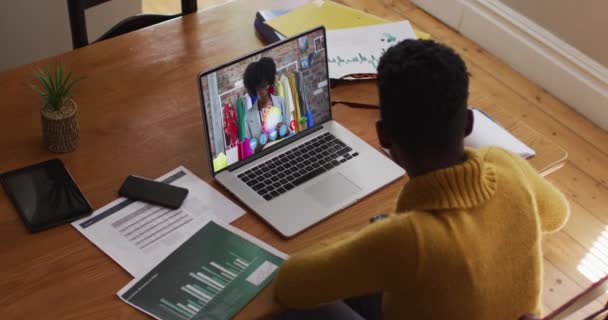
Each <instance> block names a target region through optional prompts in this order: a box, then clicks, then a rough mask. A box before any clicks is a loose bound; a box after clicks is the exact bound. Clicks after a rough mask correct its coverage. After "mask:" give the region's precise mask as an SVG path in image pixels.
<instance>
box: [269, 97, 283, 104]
mask: <svg viewBox="0 0 608 320" xmlns="http://www.w3.org/2000/svg"><path fill="white" fill-rule="evenodd" d="M270 97H271V98H272V104H274V105H277V104H280V105H282V104H283V103H285V99H283V97H281V96H275V95H270Z"/></svg>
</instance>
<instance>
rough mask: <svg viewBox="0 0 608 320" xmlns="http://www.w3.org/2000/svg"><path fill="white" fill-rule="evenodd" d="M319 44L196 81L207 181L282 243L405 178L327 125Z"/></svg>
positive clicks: (287, 45)
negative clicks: (263, 223) (257, 218)
mask: <svg viewBox="0 0 608 320" xmlns="http://www.w3.org/2000/svg"><path fill="white" fill-rule="evenodd" d="M325 39H326V37H325V29H324V28H323V27H318V28H316V29H313V30H310V31H307V32H304V33H302V34H299V35H296V36H294V37H291V38H288V39H285V40H283V41H280V42H277V43H274V44H272V45H270V46H268V47H265V48H263V49H261V50H258V51H256V52H253V53H251V54H248V55H246V56H244V57H242V58H238V59H236V60H234V61H231V62H228V63H226V64H223V65H221V66H218V67H215V68H213V69H211V70H208V71H204V72H202V73H201V74H199V76H198V78H197V82H198V87H199V92H200V97H201V105H202V115H203V122H204V124H205V130H206V133H207V142H208V144H207V146H208V149H209V150H208V151H209V152H208V154H209V157H210V159H209V160H210V163H211V164H212V166H211V167H212V169H211V171H212V175H213V176H214V178H215V179H216V180H217V181H218V182H219V183H220V184H222V185H223V186H224V187H225V188H226V189H228V190H229V191H230V192H231V193H233V194H234V195H235V196H236V197H237V198H239V199H240V200H241V201H242V202H243V203H244V204H245V205H247V206H248V207H249V208H251V209H252V210H253V211H254V212H255V213H256V214H258V215H259V216H260V217H261V218H262V219H264V220H265V221H266V222H267V223H268V224H270V225H271V226H272V227H273V228H274V229H276V230H277V231H278V232H279V233H280V234H281V235H282V236H284V237H292V236H294V235H296V234H298V233H299V232H301V231H303V230H305V229H307V228H309V227H311V226H312V225H314V224H316V223H318V222H320V221H322V220H323V219H326V218H327V217H329V216H331V215H332V214H334V213H336V212H338V211H339V210H341V209H343V208H346V207H348V206H349V205H351V204H353V203H355V202H356V201H357V200H359V199H361V198H363V197H365V196H367V195H369V194H370V193H372V192H374V191H375V190H377V189H379V188H381V187H382V186H384V185H386V184H388V183H390V182H392V181H394V180H396V179H398V178H400V177H402V176H403V175H404V173H405V172H404V170H403V169H402V168H401V167H399V166H397V165H396V164H395V163H394V162H393V161H391V160H390V159H389V158H387V157H386V156H384V155H383V154H381V153H380V152H378V151H377V150H375V149H374V148H372V147H371V146H370V145H368V144H367V143H366V142H364V141H363V140H361V139H360V138H359V137H357V136H356V135H354V134H353V133H351V132H350V131H348V130H347V129H346V128H344V127H343V126H342V125H340V124H339V123H338V122H336V121H334V120H332V110H331V98H330V88H329V76H328V61H327V53H326V48H327V46H326V45H325ZM273 76H274V77H273ZM273 78H274V79H273ZM369 130H374V128H369Z"/></svg>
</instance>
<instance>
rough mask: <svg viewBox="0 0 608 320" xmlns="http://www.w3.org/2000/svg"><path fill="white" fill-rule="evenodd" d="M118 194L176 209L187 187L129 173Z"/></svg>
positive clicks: (186, 192)
mask: <svg viewBox="0 0 608 320" xmlns="http://www.w3.org/2000/svg"><path fill="white" fill-rule="evenodd" d="M118 194H119V195H120V196H121V197H127V198H129V199H133V200H139V201H145V202H149V203H152V204H157V205H160V206H163V207H167V208H170V209H177V208H179V207H181V205H182V203H184V200H185V199H186V196H188V189H186V188H181V187H176V186H172V185H170V184H168V183H163V182H158V181H154V180H149V179H146V178H142V177H138V176H133V175H130V176H128V177H127V179H125V182H123V184H122V186H121V187H120V190H118Z"/></svg>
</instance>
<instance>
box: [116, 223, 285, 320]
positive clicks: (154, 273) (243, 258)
mask: <svg viewBox="0 0 608 320" xmlns="http://www.w3.org/2000/svg"><path fill="white" fill-rule="evenodd" d="M282 262H283V258H281V253H280V252H278V251H276V252H275V253H271V252H270V251H268V250H266V249H264V248H262V247H260V246H258V245H256V244H254V243H253V242H251V241H249V240H246V239H245V238H243V237H241V236H240V235H237V234H235V233H233V232H232V231H230V230H227V229H226V228H224V227H223V226H220V225H218V224H216V223H215V222H213V221H211V222H209V223H207V224H206V225H205V226H204V227H203V228H202V229H200V230H199V231H198V232H197V233H196V234H195V235H193V236H192V237H191V238H190V239H188V240H187V241H186V242H185V243H184V244H182V245H181V246H180V247H179V248H178V249H177V250H175V251H174V252H173V253H171V254H170V255H169V256H168V257H167V258H166V259H165V260H163V261H162V262H161V263H160V264H158V265H157V266H156V267H155V268H154V269H152V270H151V271H150V272H148V273H147V274H146V275H145V276H143V277H140V278H137V279H134V280H133V281H131V282H130V283H129V284H128V285H127V286H126V287H124V288H123V289H122V290H121V291H120V292H118V295H119V297H120V298H121V299H123V300H124V301H126V302H127V303H129V304H131V305H133V306H134V307H136V308H137V309H139V310H141V311H143V312H145V313H148V314H149V315H151V316H153V317H155V318H157V319H162V320H173V319H175V320H190V319H205V320H207V319H209V320H216V319H218V320H219V319H229V318H231V317H232V316H233V315H234V314H236V313H237V312H238V311H239V310H240V309H241V308H243V306H245V304H247V303H248V302H249V301H250V300H251V299H252V298H253V297H254V296H255V295H256V294H258V292H259V291H260V290H262V288H264V287H265V286H266V285H267V284H268V283H270V281H271V280H272V276H273V275H274V272H275V271H276V270H277V268H278V266H279V265H280V264H281V263H282Z"/></svg>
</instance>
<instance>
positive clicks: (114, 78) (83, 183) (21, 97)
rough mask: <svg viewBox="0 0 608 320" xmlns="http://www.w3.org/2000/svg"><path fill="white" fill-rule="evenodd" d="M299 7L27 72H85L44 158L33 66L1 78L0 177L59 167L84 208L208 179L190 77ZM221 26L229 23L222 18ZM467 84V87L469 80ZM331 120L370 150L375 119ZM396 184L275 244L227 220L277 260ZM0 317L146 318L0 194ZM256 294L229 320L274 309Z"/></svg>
mask: <svg viewBox="0 0 608 320" xmlns="http://www.w3.org/2000/svg"><path fill="white" fill-rule="evenodd" d="M304 2H305V1H303V0H292V1H278V0H264V1H245V0H240V1H237V2H232V3H229V4H227V5H224V6H221V7H216V8H213V9H211V10H208V11H202V12H199V13H197V14H193V15H190V16H188V17H185V18H183V19H176V20H174V21H171V22H167V23H164V24H160V25H157V26H155V27H152V28H148V29H145V30H141V31H139V32H135V33H131V34H128V35H125V36H123V37H119V38H116V39H112V40H109V41H105V42H101V43H98V44H95V45H92V46H88V47H85V48H82V49H79V50H76V51H72V52H68V53H66V54H64V55H61V56H58V57H54V58H50V59H46V60H43V61H41V62H39V63H36V65H38V66H44V65H47V64H49V63H51V62H56V61H60V62H62V63H64V64H65V65H66V66H67V67H68V68H69V69H70V70H74V71H75V73H76V74H83V75H86V77H87V79H86V80H85V81H82V82H81V83H80V84H79V85H78V86H77V88H76V92H75V96H76V100H77V102H78V104H79V106H80V111H79V122H80V128H81V129H80V130H81V131H80V135H81V137H80V145H79V146H78V148H77V149H76V151H74V152H72V153H68V154H62V155H55V154H52V153H50V152H48V151H46V150H45V149H44V148H43V147H42V143H41V128H40V116H39V111H38V108H39V104H40V103H39V101H38V98H37V97H36V95H35V94H34V92H33V91H32V90H31V89H30V88H29V86H28V83H30V82H32V76H31V70H32V66H31V65H29V66H22V67H19V68H17V69H14V70H10V71H7V72H4V73H0V97H2V103H1V104H0V113H1V115H2V116H1V117H0V150H2V151H1V152H2V156H1V157H0V172H4V171H7V170H10V169H14V168H18V167H22V166H25V165H28V164H32V163H36V162H40V161H43V160H46V159H49V158H52V157H59V158H61V159H62V160H63V161H64V162H65V164H66V166H67V167H68V168H69V170H70V171H71V172H72V174H73V176H74V178H75V179H76V181H78V184H79V186H80V187H81V189H82V191H83V192H84V193H85V195H86V196H87V198H88V199H89V201H90V202H91V204H92V205H93V207H94V208H99V207H101V206H102V205H104V204H106V203H108V202H110V201H111V200H113V199H114V198H115V197H116V192H117V190H118V187H119V185H120V183H121V182H122V180H123V179H124V177H126V176H127V175H129V174H139V175H143V176H148V177H156V176H159V175H161V174H163V173H165V172H167V171H169V170H171V169H173V168H175V167H177V166H179V165H184V166H186V167H187V168H189V169H190V170H192V171H193V172H194V173H195V174H197V175H199V176H200V177H202V178H203V179H205V180H207V181H209V182H211V183H212V184H213V185H214V186H215V187H218V188H219V186H218V185H217V184H216V183H214V182H213V181H211V178H210V174H209V164H208V163H207V157H206V156H205V154H204V150H206V146H205V138H204V132H203V127H202V120H201V113H200V106H199V97H198V92H197V87H196V81H195V79H196V75H197V74H198V73H199V72H200V71H202V70H204V69H207V68H209V67H212V66H214V65H216V64H219V63H222V62H225V61H226V60H228V59H232V58H235V57H238V56H241V55H243V54H245V53H247V52H249V51H252V50H254V49H257V48H259V47H261V42H260V41H259V40H258V38H257V37H256V36H255V33H254V30H253V27H252V23H253V17H254V14H255V11H256V10H258V9H266V8H281V7H286V6H288V7H292V6H297V5H298V4H301V3H304ZM345 2H347V3H348V4H350V5H352V6H355V7H359V8H365V9H367V10H368V11H369V12H372V13H375V14H378V15H381V16H384V17H386V18H389V19H391V20H398V19H400V18H401V19H402V18H405V17H407V13H408V10H411V9H413V8H410V7H408V6H406V5H403V6H402V5H400V4H397V3H390V1H389V4H386V3H387V2H386V1H382V2H380V1H379V2H376V1H365V0H346V1H345ZM226 17H230V18H229V19H226ZM471 81H472V86H474V83H475V81H476V80H475V79H472V80H471ZM375 94H376V93H375V85H374V83H373V82H360V83H356V84H350V85H340V86H338V87H336V88H335V90H334V91H332V95H333V98H334V99H337V100H338V99H339V100H351V101H359V102H375V101H376V97H375ZM470 100H471V104H472V105H475V106H478V107H481V108H482V109H484V110H486V111H488V112H489V113H490V114H491V115H492V116H494V117H495V118H496V119H498V120H499V121H500V122H501V123H502V124H503V125H504V126H505V127H506V128H507V129H509V130H510V131H511V132H513V133H514V134H515V135H516V136H518V137H519V138H520V139H521V140H523V141H524V142H526V143H527V144H529V145H530V146H531V147H532V148H534V149H535V150H536V151H537V155H536V156H535V157H534V158H533V159H531V160H530V162H531V163H532V165H533V166H534V167H535V168H537V169H538V170H539V171H540V172H543V173H547V172H550V171H551V170H555V169H556V168H559V167H560V166H561V165H562V164H563V163H564V161H565V159H566V153H565V151H564V150H563V149H561V148H560V147H558V146H557V145H555V144H554V143H552V142H551V141H550V140H548V139H546V138H545V137H543V136H541V135H539V134H537V133H536V132H535V131H533V130H532V129H531V128H529V127H528V126H527V125H525V124H524V123H523V122H521V121H518V120H515V119H513V118H512V117H510V116H509V114H508V113H507V112H505V111H503V110H501V109H499V108H497V107H495V101H493V97H490V96H487V95H485V94H484V93H482V92H475V91H472V93H471V99H470ZM334 115H335V118H336V119H337V120H338V121H339V122H341V123H342V124H344V125H345V126H346V127H347V128H349V129H350V130H351V131H353V132H354V133H355V134H357V135H359V136H361V137H362V138H363V139H364V140H366V141H367V142H369V143H370V144H371V145H373V146H378V141H377V138H376V136H375V131H374V129H373V128H374V126H373V124H374V122H375V120H376V119H377V117H378V111H377V110H367V109H351V108H347V107H345V106H343V105H337V106H335V107H334ZM404 183H405V179H404V180H402V181H398V182H395V183H393V184H391V185H389V186H387V187H385V188H383V189H382V190H380V191H379V192H377V193H375V194H374V195H372V196H370V197H367V198H365V199H363V200H362V201H360V202H358V203H357V204H355V205H353V206H351V207H350V208H348V209H346V210H343V211H342V212H340V213H339V214H337V215H335V216H333V217H331V218H330V219H328V220H326V221H324V222H323V223H321V224H319V225H318V226H316V227H314V228H312V229H310V230H308V231H305V232H303V233H302V234H300V235H299V236H297V237H296V238H294V239H291V240H289V241H286V240H284V239H282V238H281V237H280V236H279V235H278V234H276V233H275V232H273V231H272V230H271V229H270V228H269V227H268V226H267V225H265V224H264V223H263V222H262V221H261V220H260V219H258V218H257V217H256V216H255V215H254V214H252V213H247V214H246V215H245V216H243V217H242V218H240V219H239V220H237V221H236V222H235V223H233V224H234V225H235V226H237V227H239V228H241V229H243V230H245V231H247V232H249V233H251V234H252V235H254V236H256V237H258V238H260V239H261V240H263V241H266V242H268V243H269V244H271V245H273V246H275V247H277V248H278V249H280V250H283V251H285V252H287V253H292V252H296V251H298V250H300V249H302V248H304V247H306V246H309V245H311V244H313V243H315V242H317V241H318V240H319V239H322V238H326V237H329V236H332V235H335V234H337V233H340V232H342V231H346V230H349V229H354V228H358V227H360V226H362V225H364V224H365V223H366V221H367V220H368V218H369V217H370V216H372V215H374V214H376V213H378V212H387V211H390V210H391V208H392V207H393V205H394V199H395V197H396V195H397V193H398V192H399V190H400V188H401V187H402V185H403V184H404ZM0 261H2V262H1V263H0V296H1V297H2V299H1V300H0V314H2V315H3V318H4V319H41V318H45V319H59V318H61V319H65V318H73V319H117V318H120V319H145V318H146V316H145V315H144V314H143V313H141V312H138V311H136V310H135V309H133V308H131V307H129V306H128V305H126V304H125V303H123V302H121V301H120V300H119V299H118V298H117V297H116V295H115V294H116V292H117V291H118V290H119V289H120V288H121V287H122V286H124V285H125V284H126V283H127V282H128V281H129V280H130V279H131V278H130V276H129V275H128V274H127V273H126V272H125V271H124V270H122V269H121V268H120V267H119V266H118V265H117V264H116V263H114V262H113V261H112V260H111V259H110V258H108V257H107V256H106V255H105V254H103V253H102V252H101V251H100V250H98V249H97V248H96V247H95V246H94V245H93V244H92V243H91V242H89V241H87V240H86V239H85V238H84V237H83V236H82V235H81V234H79V233H78V232H77V231H76V230H75V229H73V228H72V227H71V226H69V225H64V226H60V227H56V228H53V229H50V230H47V231H45V232H41V233H37V234H29V233H28V232H27V230H26V229H25V227H24V226H23V225H22V223H21V221H20V220H19V218H18V216H17V214H16V212H15V210H14V208H13V207H12V205H11V204H10V202H9V200H8V198H7V196H6V194H5V193H4V192H0ZM276 307H277V306H276V305H274V304H273V302H272V296H271V294H270V290H269V289H266V290H265V291H264V292H263V293H262V294H261V295H260V296H259V297H258V298H256V299H255V300H254V301H253V302H252V303H250V304H249V305H248V306H247V307H246V308H245V309H244V310H243V311H242V312H241V313H240V314H239V315H238V316H237V318H239V319H251V318H256V317H257V315H260V314H265V313H268V312H269V311H271V310H276Z"/></svg>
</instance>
